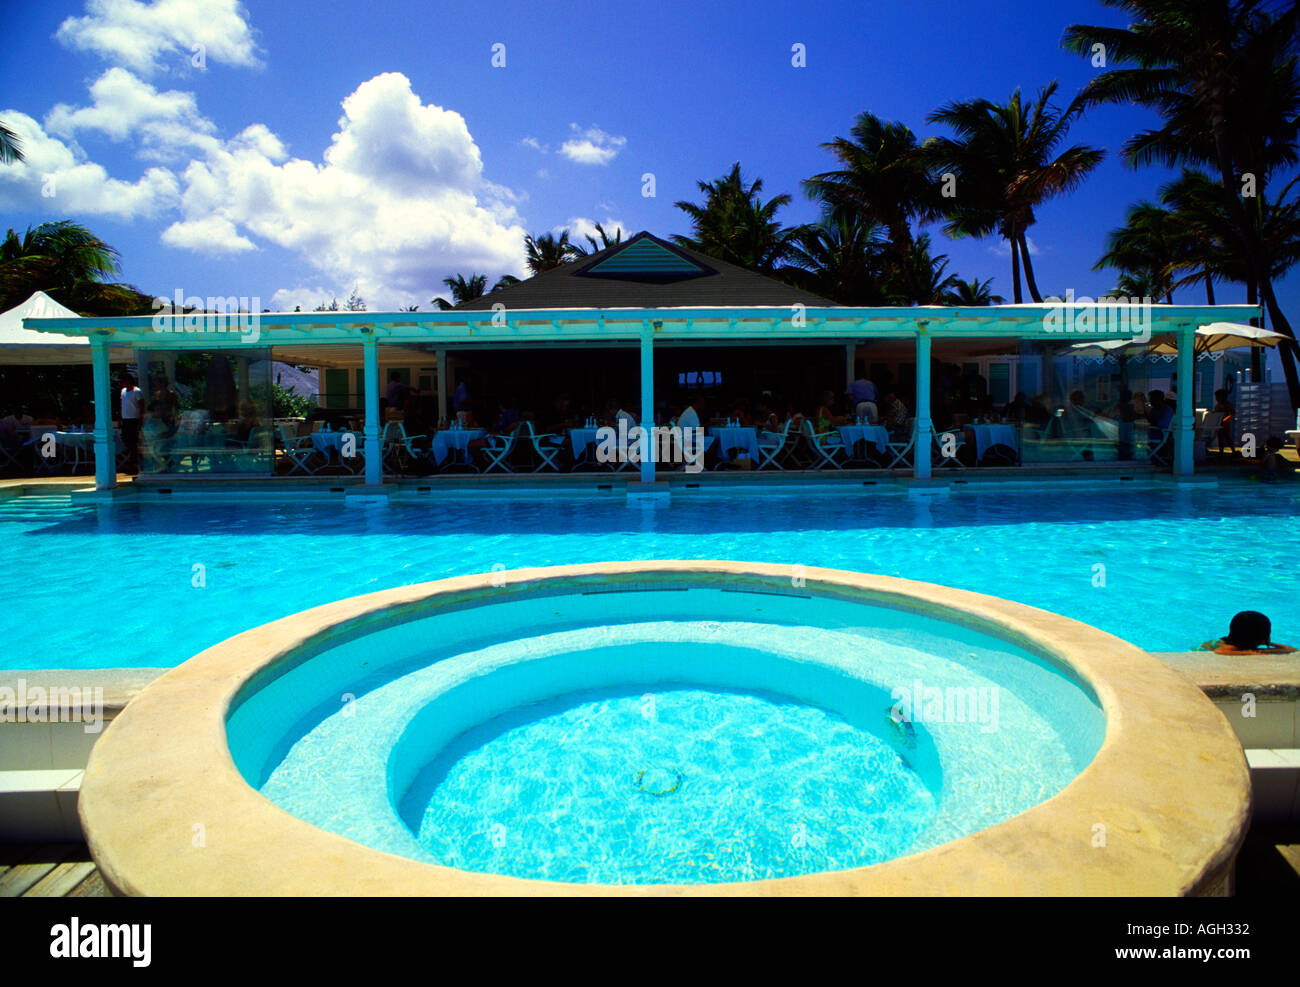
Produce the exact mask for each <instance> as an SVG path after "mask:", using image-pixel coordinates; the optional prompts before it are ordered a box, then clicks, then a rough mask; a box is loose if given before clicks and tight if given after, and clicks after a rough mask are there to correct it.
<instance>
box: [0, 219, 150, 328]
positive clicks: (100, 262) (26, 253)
mask: <svg viewBox="0 0 1300 987" xmlns="http://www.w3.org/2000/svg"><path fill="white" fill-rule="evenodd" d="M120 270H121V264H120V258H119V255H118V252H117V250H115V249H114V248H113V247H111V246H109V245H108V244H107V243H105V242H104V241H103V240H101V239H100V238H99V237H98V236H96V235H95V234H94V233H92V232H90V230H88V229H87V228H86V227H84V226H82V225H80V224H79V223H73V222H70V221H68V220H59V221H56V222H50V223H41V224H40V225H39V226H31V227H28V228H27V230H26V232H25V233H24V234H23V235H22V236H21V237H20V236H19V235H18V234H17V233H15V232H14V231H13V230H12V229H11V230H9V231H8V233H7V234H6V235H5V238H4V240H3V242H0V311H3V310H5V309H9V308H12V307H13V306H15V305H17V304H19V303H20V302H22V301H24V300H25V299H26V298H28V297H29V296H30V295H31V294H32V293H33V292H36V291H44V292H46V293H47V294H49V295H51V296H53V297H55V298H57V299H58V300H59V301H60V302H62V303H63V304H65V305H67V306H69V307H70V308H73V309H75V310H77V311H79V312H85V313H87V314H94V315H134V314H136V313H138V312H141V311H143V312H149V311H152V308H151V301H152V299H150V298H149V297H148V296H147V295H143V294H141V293H140V292H138V291H136V290H135V289H134V288H132V287H131V286H130V285H126V284H119V283H116V282H112V281H109V280H107V279H108V278H109V277H111V276H112V275H115V274H117V273H118V272H119V271H120Z"/></svg>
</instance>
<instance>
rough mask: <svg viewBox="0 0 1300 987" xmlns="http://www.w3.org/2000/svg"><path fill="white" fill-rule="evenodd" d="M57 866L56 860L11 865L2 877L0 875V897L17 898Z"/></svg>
mask: <svg viewBox="0 0 1300 987" xmlns="http://www.w3.org/2000/svg"><path fill="white" fill-rule="evenodd" d="M57 866H59V863H58V861H57V860H44V861H41V862H39V863H34V864H19V865H17V866H16V867H11V868H10V869H9V870H7V871H6V872H5V874H4V876H3V877H0V898H17V897H19V896H21V895H24V894H26V893H27V890H28V889H29V888H31V887H32V886H33V885H35V884H37V883H38V882H39V881H40V880H41V878H43V877H44V876H45V875H46V874H48V873H49V872H50V871H52V870H54V868H55V867H57Z"/></svg>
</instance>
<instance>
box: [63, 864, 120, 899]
mask: <svg viewBox="0 0 1300 987" xmlns="http://www.w3.org/2000/svg"><path fill="white" fill-rule="evenodd" d="M112 896H113V893H112V892H111V891H109V890H108V885H107V884H105V883H104V877H103V875H102V874H100V873H99V869H98V868H96V869H95V870H94V871H92V872H91V874H90V876H89V877H87V878H86V879H85V880H84V881H82V882H81V883H80V884H78V885H77V886H76V887H75V888H73V889H72V890H71V891H69V892H68V897H69V898H111V897H112Z"/></svg>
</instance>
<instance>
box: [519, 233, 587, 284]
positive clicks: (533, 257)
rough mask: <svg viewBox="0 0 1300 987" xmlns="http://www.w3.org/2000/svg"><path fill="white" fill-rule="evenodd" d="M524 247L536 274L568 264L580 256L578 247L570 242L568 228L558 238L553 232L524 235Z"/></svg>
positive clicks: (530, 267) (529, 265) (529, 267)
mask: <svg viewBox="0 0 1300 987" xmlns="http://www.w3.org/2000/svg"><path fill="white" fill-rule="evenodd" d="M524 249H525V250H526V251H527V258H526V260H527V263H528V269H529V270H530V271H532V272H533V273H534V274H541V273H542V272H543V271H549V270H552V269H553V268H556V267H559V266H561V265H562V264H567V263H569V262H570V261H571V260H573V259H574V258H575V257H577V256H578V252H577V248H576V247H575V246H574V245H573V244H571V243H570V242H569V231H568V230H564V231H563V232H562V233H561V234H560V235H559V237H558V238H557V237H556V236H555V234H553V233H543V234H542V235H541V236H532V235H531V234H530V235H527V236H525V237H524Z"/></svg>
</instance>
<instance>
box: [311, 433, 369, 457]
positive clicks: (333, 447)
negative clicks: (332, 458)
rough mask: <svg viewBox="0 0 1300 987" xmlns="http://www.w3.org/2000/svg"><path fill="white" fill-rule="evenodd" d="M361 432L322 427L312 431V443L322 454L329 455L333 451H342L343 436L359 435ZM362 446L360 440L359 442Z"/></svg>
mask: <svg viewBox="0 0 1300 987" xmlns="http://www.w3.org/2000/svg"><path fill="white" fill-rule="evenodd" d="M358 434H359V433H355V432H348V431H339V432H335V431H333V430H325V429H321V430H320V431H319V432H312V433H311V444H312V445H313V446H315V447H316V451H317V452H319V453H320V454H321V455H322V456H329V455H331V454H332V453H335V452H340V451H342V448H343V436H345V435H358ZM357 445H358V446H360V445H361V443H360V441H358V442H357Z"/></svg>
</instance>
